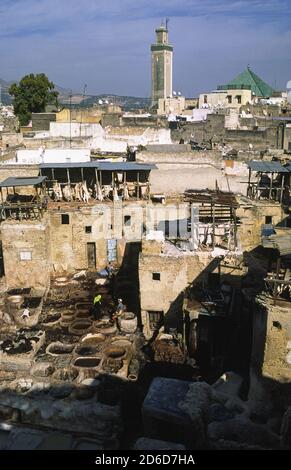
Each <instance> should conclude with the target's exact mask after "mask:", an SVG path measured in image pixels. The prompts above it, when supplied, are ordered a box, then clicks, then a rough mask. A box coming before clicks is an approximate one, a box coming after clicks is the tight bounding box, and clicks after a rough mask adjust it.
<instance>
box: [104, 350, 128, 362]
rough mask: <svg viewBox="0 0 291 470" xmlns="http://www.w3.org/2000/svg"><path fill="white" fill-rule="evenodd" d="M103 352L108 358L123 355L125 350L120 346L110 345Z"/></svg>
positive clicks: (117, 357) (118, 357) (116, 357)
mask: <svg viewBox="0 0 291 470" xmlns="http://www.w3.org/2000/svg"><path fill="white" fill-rule="evenodd" d="M105 353H106V355H107V356H108V357H110V359H120V358H122V357H123V356H124V355H125V353H126V350H125V349H124V348H120V347H111V348H108V349H107V350H106V351H105Z"/></svg>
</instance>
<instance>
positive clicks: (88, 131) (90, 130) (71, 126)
mask: <svg viewBox="0 0 291 470" xmlns="http://www.w3.org/2000/svg"><path fill="white" fill-rule="evenodd" d="M104 134H105V131H104V129H103V128H102V126H101V125H100V124H96V123H84V122H83V123H80V122H71V123H69V122H51V123H50V136H51V137H67V138H70V137H72V138H74V137H79V138H82V137H97V136H99V137H102V136H104Z"/></svg>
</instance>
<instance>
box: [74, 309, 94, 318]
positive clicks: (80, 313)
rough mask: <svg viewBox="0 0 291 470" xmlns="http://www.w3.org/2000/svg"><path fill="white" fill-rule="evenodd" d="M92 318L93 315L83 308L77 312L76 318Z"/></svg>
mask: <svg viewBox="0 0 291 470" xmlns="http://www.w3.org/2000/svg"><path fill="white" fill-rule="evenodd" d="M91 318H92V315H91V314H90V312H86V311H83V310H79V311H78V312H76V313H75V319H76V320H84V319H85V320H88V319H91Z"/></svg>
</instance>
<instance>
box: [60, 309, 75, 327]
mask: <svg viewBox="0 0 291 470" xmlns="http://www.w3.org/2000/svg"><path fill="white" fill-rule="evenodd" d="M74 320H75V314H74V312H70V311H65V312H62V315H61V325H62V326H64V327H67V326H69V325H70V324H71V323H72V322H73V321H74Z"/></svg>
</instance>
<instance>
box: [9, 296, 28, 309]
mask: <svg viewBox="0 0 291 470" xmlns="http://www.w3.org/2000/svg"><path fill="white" fill-rule="evenodd" d="M23 300H24V297H23V295H9V297H7V302H8V303H9V304H10V305H11V306H12V307H15V308H20V306H21V304H22V303H23Z"/></svg>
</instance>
